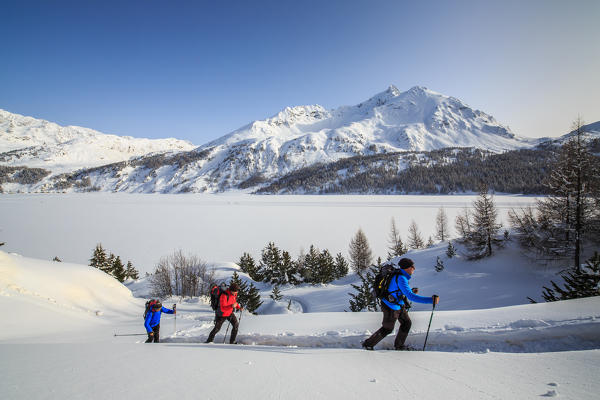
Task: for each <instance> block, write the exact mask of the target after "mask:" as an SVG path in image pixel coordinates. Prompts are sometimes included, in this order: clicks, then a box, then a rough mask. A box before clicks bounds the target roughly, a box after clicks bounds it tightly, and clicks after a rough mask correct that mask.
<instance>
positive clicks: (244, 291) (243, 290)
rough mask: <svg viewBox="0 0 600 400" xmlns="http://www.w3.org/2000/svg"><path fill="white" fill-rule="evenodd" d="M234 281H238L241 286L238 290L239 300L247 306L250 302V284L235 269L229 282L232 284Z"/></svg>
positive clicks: (242, 304) (243, 305)
mask: <svg viewBox="0 0 600 400" xmlns="http://www.w3.org/2000/svg"><path fill="white" fill-rule="evenodd" d="M232 283H237V284H238V286H239V287H240V290H238V295H237V302H238V303H239V304H240V305H241V306H242V307H244V308H247V304H248V298H249V297H248V284H247V283H246V282H244V281H243V280H242V278H240V275H239V274H238V273H237V271H233V275H232V276H231V280H230V282H229V284H230V285H231V284H232Z"/></svg>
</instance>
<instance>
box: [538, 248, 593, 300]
mask: <svg viewBox="0 0 600 400" xmlns="http://www.w3.org/2000/svg"><path fill="white" fill-rule="evenodd" d="M561 278H562V279H563V280H564V289H563V288H561V287H560V286H558V285H557V284H556V283H555V282H554V281H550V283H551V284H552V287H553V288H552V289H550V288H548V287H546V286H544V292H543V293H542V297H544V300H546V301H558V300H568V299H578V298H581V297H591V296H600V254H598V252H595V253H594V255H593V256H592V257H591V258H590V259H589V260H587V261H586V265H585V266H583V267H582V268H572V269H571V270H570V271H569V272H566V273H564V274H561Z"/></svg>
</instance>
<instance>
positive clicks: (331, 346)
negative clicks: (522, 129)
mask: <svg viewBox="0 0 600 400" xmlns="http://www.w3.org/2000/svg"><path fill="white" fill-rule="evenodd" d="M230 268H231V266H226V270H227V271H229V272H230ZM111 281H112V282H111ZM480 290H481V291H482V292H484V291H485V288H480ZM327 291H328V288H327V287H326V286H325V287H322V286H315V287H312V289H311V290H310V291H307V293H306V294H305V296H307V297H308V296H313V295H314V294H316V293H318V292H325V293H327ZM331 296H332V297H334V296H336V293H331ZM167 300H170V301H176V300H178V299H165V301H163V303H164V304H165V305H169V303H170V301H167ZM599 301H600V297H595V298H587V299H578V300H569V301H564V302H556V303H545V304H532V305H521V306H514V307H503V308H494V309H485V310H463V311H442V310H439V311H436V312H435V315H434V316H433V319H432V324H431V331H430V334H429V337H428V342H427V350H428V351H427V352H418V351H415V352H395V351H387V349H389V348H390V347H391V340H393V335H390V337H388V338H386V339H385V340H384V341H382V342H381V344H380V345H378V346H377V350H378V351H373V352H370V351H364V350H361V349H360V341H361V340H363V339H364V338H365V337H367V336H368V335H370V334H371V333H372V332H373V331H374V330H375V329H378V328H379V326H380V324H381V314H380V313H346V312H329V313H310V314H304V313H300V314H298V313H286V314H280V315H258V316H253V315H249V314H243V315H242V316H241V318H242V319H241V324H240V332H239V335H238V342H239V343H240V344H239V345H229V344H226V345H223V344H220V343H221V342H222V339H223V334H224V333H225V330H226V329H225V326H223V329H222V330H221V333H220V334H219V335H217V337H216V343H214V344H208V345H206V344H203V343H202V342H203V341H204V340H205V339H206V336H207V334H208V332H209V331H210V330H211V329H212V325H213V318H214V314H213V312H212V310H210V308H209V305H208V304H206V303H205V302H204V301H201V300H199V299H194V300H188V301H184V302H181V303H179V304H178V306H177V309H178V313H177V315H176V317H177V319H175V316H173V315H163V317H162V321H161V337H162V338H163V339H162V342H163V343H161V344H148V345H145V344H142V342H143V340H144V339H145V335H144V333H143V331H144V329H143V326H142V318H141V315H140V314H141V312H142V310H143V299H134V298H132V297H131V293H130V292H129V291H128V290H127V289H126V288H125V287H124V286H122V285H120V284H119V283H117V282H116V281H115V280H114V279H112V278H109V277H108V276H106V275H104V274H103V273H101V272H99V271H96V270H93V269H91V268H90V267H87V266H83V265H74V264H61V263H53V262H46V261H40V260H34V259H29V258H24V257H20V256H16V255H9V254H6V253H3V252H0V310H2V311H3V325H2V330H0V354H2V357H0V372H1V373H0V386H1V387H2V393H3V398H9V399H21V398H27V399H38V398H39V399H41V398H44V399H64V398H82V399H83V398H85V399H103V398H107V397H112V398H137V397H143V396H147V395H148V393H151V394H152V395H153V396H154V397H159V398H178V399H196V398H198V397H201V398H219V397H222V396H223V391H224V390H226V393H227V394H228V395H229V396H231V397H241V398H244V399H257V400H258V399H267V398H286V399H306V398H310V399H320V398H322V399H337V398H348V399H365V398H372V397H374V396H376V397H382V398H403V399H404V398H406V399H415V400H416V399H419V400H423V399H440V398H444V399H529V398H536V397H540V396H542V397H555V396H559V395H560V396H562V397H565V398H574V399H575V398H576V399H584V400H585V399H595V398H596V397H597V393H598V390H600V383H599V382H598V380H597V377H596V375H597V368H598V366H599V364H598V360H599V359H600V358H599V357H600V351H599V350H598V348H599V347H600V341H599V338H600V323H599V322H598V321H599V318H600V314H599V312H598V310H599V308H598V306H599ZM93 310H103V311H99V312H95V311H93ZM90 311H92V312H90ZM430 316H431V312H430V311H420V312H419V311H416V312H411V318H412V320H413V325H412V329H411V334H410V336H409V340H408V342H409V343H410V344H411V345H413V346H415V347H417V348H419V349H420V348H421V347H422V344H423V341H424V339H425V333H426V330H427V325H428V322H429V319H430ZM114 333H118V334H125V335H135V334H138V333H139V334H140V336H121V337H115V336H114V335H113V334H114ZM573 350H578V351H573ZM140 366H142V367H140ZM143 366H148V367H143ZM148 368H151V369H152V374H153V375H152V377H149V375H148V374H149V372H148ZM124 376H126V377H127V379H126V380H123V377H124ZM107 382H111V384H107ZM307 383H310V384H307ZM225 388H226V389H225Z"/></svg>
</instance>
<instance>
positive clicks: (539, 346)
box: [163, 313, 600, 353]
mask: <svg viewBox="0 0 600 400" xmlns="http://www.w3.org/2000/svg"><path fill="white" fill-rule="evenodd" d="M199 314H200V315H199ZM205 315H206V313H198V314H195V315H188V316H187V318H190V319H196V320H198V321H199V322H200V324H199V325H196V326H194V327H192V328H189V329H185V330H179V331H177V332H175V333H174V334H173V335H171V336H168V337H165V338H164V339H163V341H164V342H171V343H204V342H205V341H206V339H207V338H208V333H209V332H210V331H211V330H212V328H213V318H212V317H210V318H207V317H206V316H205ZM242 322H243V321H242ZM227 327H228V325H227V323H226V324H224V325H223V327H222V328H221V331H220V332H219V334H217V336H216V338H215V343H222V342H223V334H224V333H225V331H226V330H227ZM397 327H398V325H396V329H395V330H394V332H393V333H392V334H390V335H388V336H387V337H386V338H385V339H384V340H382V341H381V342H380V343H379V344H378V346H377V347H376V350H377V349H380V350H391V349H393V347H394V345H393V341H394V338H395V336H396V333H397ZM243 328H244V326H243V324H242V323H241V324H240V332H239V333H238V336H237V338H236V340H237V342H238V344H241V345H253V346H255V345H260V346H280V347H300V348H303V347H304V348H361V342H362V341H363V340H365V339H366V338H367V337H369V336H370V335H371V333H372V332H370V331H368V330H367V331H364V330H361V331H357V330H354V331H353V330H348V329H345V330H343V331H337V330H330V331H326V332H323V333H319V334H314V335H298V334H295V333H293V332H291V331H290V332H281V333H278V334H262V333H258V332H247V333H246V332H243ZM378 328H379V327H378V326H375V327H373V331H374V330H375V329H378ZM425 336H426V332H425V331H414V330H413V331H411V333H410V335H409V336H408V339H407V342H406V344H407V345H409V346H411V347H413V348H415V349H416V350H421V349H422V346H423V343H424V341H425ZM228 337H229V336H228ZM597 348H600V319H598V318H596V317H590V318H585V319H568V320H560V321H551V320H550V321H545V320H518V321H514V322H511V323H509V324H507V325H503V326H487V327H481V328H462V327H455V326H448V325H447V326H445V327H444V328H443V329H436V330H431V331H430V332H429V337H428V341H427V350H428V351H442V352H477V353H485V352H490V351H493V352H505V353H536V352H544V351H572V350H590V349H597ZM549 349H550V350H549Z"/></svg>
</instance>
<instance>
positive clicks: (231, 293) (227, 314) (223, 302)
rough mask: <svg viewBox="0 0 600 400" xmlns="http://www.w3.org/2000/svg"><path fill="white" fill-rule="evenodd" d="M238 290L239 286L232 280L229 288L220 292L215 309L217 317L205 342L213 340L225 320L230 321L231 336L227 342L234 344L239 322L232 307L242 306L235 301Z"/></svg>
mask: <svg viewBox="0 0 600 400" xmlns="http://www.w3.org/2000/svg"><path fill="white" fill-rule="evenodd" d="M239 290H240V287H239V285H238V284H237V283H235V282H233V283H231V285H229V289H227V290H226V291H225V293H222V294H221V297H220V298H219V305H218V307H217V310H216V314H217V317H216V318H215V327H214V328H213V330H212V331H211V332H210V334H209V335H208V339H206V343H211V342H212V341H213V340H215V335H216V334H217V332H219V330H220V329H221V326H222V325H223V322H225V320H227V321H229V322H230V323H231V327H232V328H231V337H230V338H229V343H231V344H235V343H236V341H235V337H236V336H237V332H238V327H239V322H238V320H237V318H236V317H235V314H234V312H233V309H234V308H235V309H237V310H240V309H241V308H242V307H241V306H240V305H239V304H238V303H237V294H238V291H239Z"/></svg>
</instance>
